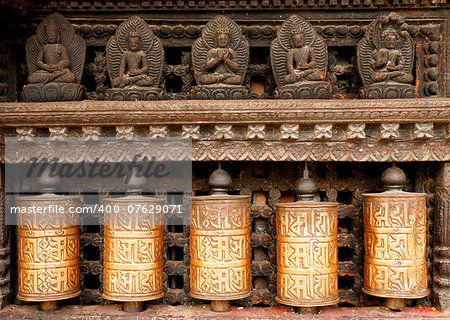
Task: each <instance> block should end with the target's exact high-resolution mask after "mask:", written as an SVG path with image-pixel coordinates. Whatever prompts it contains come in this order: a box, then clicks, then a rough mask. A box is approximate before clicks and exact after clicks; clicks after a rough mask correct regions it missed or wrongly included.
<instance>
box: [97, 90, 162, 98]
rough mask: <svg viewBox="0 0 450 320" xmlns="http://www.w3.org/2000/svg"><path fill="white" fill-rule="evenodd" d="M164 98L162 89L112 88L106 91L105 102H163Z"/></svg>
mask: <svg viewBox="0 0 450 320" xmlns="http://www.w3.org/2000/svg"><path fill="white" fill-rule="evenodd" d="M163 97H164V91H163V90H162V89H161V88H144V87H129V88H112V89H108V90H106V96H105V100H117V101H150V100H161V99H163Z"/></svg>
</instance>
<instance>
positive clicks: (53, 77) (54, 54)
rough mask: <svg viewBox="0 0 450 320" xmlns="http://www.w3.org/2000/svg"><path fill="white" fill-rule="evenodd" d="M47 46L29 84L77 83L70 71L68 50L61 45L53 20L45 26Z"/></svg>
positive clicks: (38, 59)
mask: <svg viewBox="0 0 450 320" xmlns="http://www.w3.org/2000/svg"><path fill="white" fill-rule="evenodd" d="M44 30H45V34H46V37H47V44H45V45H44V46H43V47H42V48H41V50H40V51H39V53H38V55H37V61H36V67H37V69H38V70H37V71H35V72H33V73H32V74H30V75H29V76H28V82H29V83H36V84H46V83H50V82H58V83H75V81H76V79H75V75H74V74H73V72H72V71H70V59H69V55H68V53H67V49H66V47H65V46H64V45H62V44H60V43H59V42H60V33H59V32H60V31H59V28H58V26H57V25H56V23H55V22H54V21H53V20H50V21H49V22H48V23H47V25H46V26H45V29H44Z"/></svg>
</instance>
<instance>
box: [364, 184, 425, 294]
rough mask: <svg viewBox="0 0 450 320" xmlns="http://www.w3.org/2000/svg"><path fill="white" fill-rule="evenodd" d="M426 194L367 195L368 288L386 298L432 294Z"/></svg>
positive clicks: (366, 253)
mask: <svg viewBox="0 0 450 320" xmlns="http://www.w3.org/2000/svg"><path fill="white" fill-rule="evenodd" d="M425 198H426V194H417V193H406V192H399V193H398V192H396V193H393V192H384V193H380V194H367V195H364V209H363V215H364V216H363V219H364V251H365V255H364V288H363V291H364V292H365V293H367V294H371V295H374V296H379V297H386V298H403V299H408V298H409V299H411V298H421V297H424V296H427V295H428V289H427V267H426V259H425V250H426V232H425V230H426V204H425V201H426V200H425Z"/></svg>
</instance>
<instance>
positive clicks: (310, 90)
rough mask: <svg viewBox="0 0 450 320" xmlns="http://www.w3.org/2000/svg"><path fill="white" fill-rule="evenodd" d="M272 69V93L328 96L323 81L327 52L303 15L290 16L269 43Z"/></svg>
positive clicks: (328, 86)
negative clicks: (274, 84) (273, 90)
mask: <svg viewBox="0 0 450 320" xmlns="http://www.w3.org/2000/svg"><path fill="white" fill-rule="evenodd" d="M270 58H271V63H272V69H273V72H274V75H275V81H276V83H277V86H278V88H277V90H275V97H277V98H284V99H287V98H288V99H319V98H320V99H324V98H330V97H331V86H330V84H329V83H328V82H325V81H324V79H325V73H326V69H327V63H328V53H327V46H326V44H325V41H324V40H323V39H322V37H321V36H319V35H318V34H317V32H316V31H315V29H314V27H313V26H312V25H311V24H310V23H309V22H307V21H306V20H304V19H303V18H301V17H299V16H297V15H293V16H291V17H289V19H287V20H286V21H285V22H284V23H283V24H282V25H281V28H280V30H279V31H278V33H277V37H276V38H275V39H274V40H273V41H272V44H271V46H270Z"/></svg>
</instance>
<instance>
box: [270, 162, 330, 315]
mask: <svg viewBox="0 0 450 320" xmlns="http://www.w3.org/2000/svg"><path fill="white" fill-rule="evenodd" d="M295 190H296V192H297V194H298V197H299V201H297V202H290V203H279V204H276V205H275V207H276V231H277V238H276V243H277V296H276V297H275V300H276V301H277V302H279V303H281V304H286V305H290V306H294V307H300V308H298V309H297V311H300V312H305V311H312V312H315V311H317V307H322V306H327V305H333V304H336V303H337V302H338V301H339V298H338V259H337V219H338V203H335V202H317V201H314V193H315V192H317V186H316V183H315V182H314V180H313V179H311V178H308V171H307V168H305V171H304V177H303V179H299V180H298V182H297V184H296V187H295Z"/></svg>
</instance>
